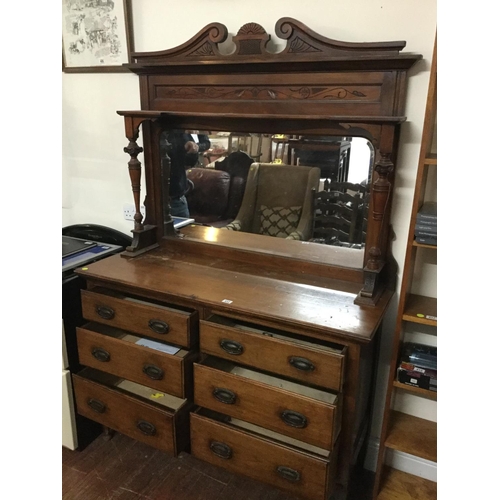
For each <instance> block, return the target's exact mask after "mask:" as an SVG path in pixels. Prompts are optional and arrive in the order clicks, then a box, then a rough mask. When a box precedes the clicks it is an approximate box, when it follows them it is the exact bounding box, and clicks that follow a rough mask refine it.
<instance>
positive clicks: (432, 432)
mask: <svg viewBox="0 0 500 500" xmlns="http://www.w3.org/2000/svg"><path fill="white" fill-rule="evenodd" d="M389 419H390V420H389V427H388V431H387V439H386V440H385V446H386V447H387V448H391V449H393V450H398V451H402V452H403V453H408V454H410V455H415V456H417V457H420V458H424V459H425V460H430V461H432V462H437V423H436V422H432V421H431V420H425V419H423V418H419V417H415V416H413V415H408V414H406V413H402V412H400V411H395V410H391V412H390V416H389Z"/></svg>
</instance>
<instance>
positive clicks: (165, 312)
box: [81, 290, 198, 347]
mask: <svg viewBox="0 0 500 500" xmlns="http://www.w3.org/2000/svg"><path fill="white" fill-rule="evenodd" d="M81 293H82V313H83V317H84V318H85V319H87V320H89V321H96V322H98V323H103V324H106V325H109V326H114V327H115V328H123V329H124V330H127V331H129V332H134V333H138V334H140V335H145V336H147V337H151V338H155V339H158V340H163V341H164V342H170V343H171V344H177V345H181V346H184V347H191V346H192V345H193V344H195V343H196V341H197V328H198V313H197V312H196V311H194V312H191V313H186V312H184V311H180V310H179V312H176V311H174V310H170V309H165V308H162V307H160V306H156V305H155V304H151V305H149V304H148V305H146V304H143V303H139V302H135V301H132V300H127V299H126V298H124V297H123V298H120V297H119V296H114V295H112V294H111V293H109V294H106V293H103V292H99V293H98V292H95V291H89V290H82V292H81Z"/></svg>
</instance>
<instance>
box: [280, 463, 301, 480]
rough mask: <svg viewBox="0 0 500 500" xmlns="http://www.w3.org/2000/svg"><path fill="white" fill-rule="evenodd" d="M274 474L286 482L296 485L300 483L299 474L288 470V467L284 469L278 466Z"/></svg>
mask: <svg viewBox="0 0 500 500" xmlns="http://www.w3.org/2000/svg"><path fill="white" fill-rule="evenodd" d="M276 472H277V473H278V474H279V475H280V476H281V477H282V478H283V479H286V480H287V481H291V482H292V483H296V482H298V481H300V472H298V471H296V470H294V469H290V467H285V466H284V465H280V466H279V467H278V468H277V469H276Z"/></svg>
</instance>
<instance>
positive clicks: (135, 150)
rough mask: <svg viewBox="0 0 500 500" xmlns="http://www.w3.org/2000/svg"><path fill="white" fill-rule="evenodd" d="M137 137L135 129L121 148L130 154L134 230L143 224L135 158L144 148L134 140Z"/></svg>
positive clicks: (138, 176)
mask: <svg viewBox="0 0 500 500" xmlns="http://www.w3.org/2000/svg"><path fill="white" fill-rule="evenodd" d="M138 137H139V131H138V130H137V133H136V134H135V137H133V139H132V140H131V141H130V142H129V143H128V146H126V147H124V148H123V151H124V152H125V153H128V154H129V155H130V161H129V162H128V173H129V175H130V181H131V182H132V194H133V196H134V205H135V214H134V229H135V230H136V231H142V230H143V229H144V226H143V224H142V214H141V162H140V161H139V160H138V159H137V156H138V155H139V154H140V153H142V152H143V151H144V150H143V148H142V147H140V146H139V145H138V144H137V142H136V141H137V139H138Z"/></svg>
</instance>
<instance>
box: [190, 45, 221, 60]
mask: <svg viewBox="0 0 500 500" xmlns="http://www.w3.org/2000/svg"><path fill="white" fill-rule="evenodd" d="M187 55H188V56H190V57H195V56H198V57H207V56H215V52H214V48H213V46H212V44H211V43H210V42H205V43H204V44H203V45H201V46H200V47H198V48H197V49H196V50H194V51H193V52H191V53H190V54H187Z"/></svg>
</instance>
